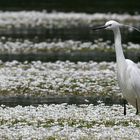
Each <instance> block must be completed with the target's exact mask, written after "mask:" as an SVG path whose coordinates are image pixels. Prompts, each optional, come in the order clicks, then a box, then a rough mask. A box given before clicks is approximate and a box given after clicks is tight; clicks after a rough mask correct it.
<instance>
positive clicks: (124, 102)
mask: <svg viewBox="0 0 140 140" xmlns="http://www.w3.org/2000/svg"><path fill="white" fill-rule="evenodd" d="M123 105H124V112H123V114H124V115H126V100H125V99H123Z"/></svg>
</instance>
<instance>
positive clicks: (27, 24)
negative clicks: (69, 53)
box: [0, 11, 140, 29]
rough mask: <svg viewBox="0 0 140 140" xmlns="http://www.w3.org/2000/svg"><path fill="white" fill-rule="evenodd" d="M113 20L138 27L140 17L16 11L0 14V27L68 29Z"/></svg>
mask: <svg viewBox="0 0 140 140" xmlns="http://www.w3.org/2000/svg"><path fill="white" fill-rule="evenodd" d="M110 19H114V20H118V21H121V22H122V23H127V24H132V23H135V25H138V26H139V22H140V15H129V14H123V15H119V14H109V13H108V14H103V13H94V14H86V13H63V12H52V13H47V12H46V11H42V12H37V11H28V12H27V11H18V12H11V11H10V12H8V11H6V12H2V11H1V12H0V26H1V27H3V28H5V27H6V28H8V29H10V28H42V27H43V28H48V29H52V28H70V27H79V26H92V25H95V24H97V23H98V24H99V23H104V22H105V21H107V20H110Z"/></svg>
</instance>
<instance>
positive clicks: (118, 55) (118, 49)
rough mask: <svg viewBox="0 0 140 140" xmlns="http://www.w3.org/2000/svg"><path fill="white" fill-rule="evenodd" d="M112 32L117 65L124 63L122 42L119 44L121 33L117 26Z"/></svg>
mask: <svg viewBox="0 0 140 140" xmlns="http://www.w3.org/2000/svg"><path fill="white" fill-rule="evenodd" d="M113 32H114V39H115V50H116V60H117V64H118V65H119V64H122V63H125V57H124V54H123V50H122V44H121V33H120V29H119V28H117V29H115V30H113Z"/></svg>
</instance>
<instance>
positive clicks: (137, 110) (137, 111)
mask: <svg viewBox="0 0 140 140" xmlns="http://www.w3.org/2000/svg"><path fill="white" fill-rule="evenodd" d="M138 114H139V108H138V102H137V99H136V115H138Z"/></svg>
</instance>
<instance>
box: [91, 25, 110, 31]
mask: <svg viewBox="0 0 140 140" xmlns="http://www.w3.org/2000/svg"><path fill="white" fill-rule="evenodd" d="M108 26H110V25H102V26H98V27H93V28H92V30H100V29H106V28H107V27H108Z"/></svg>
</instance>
